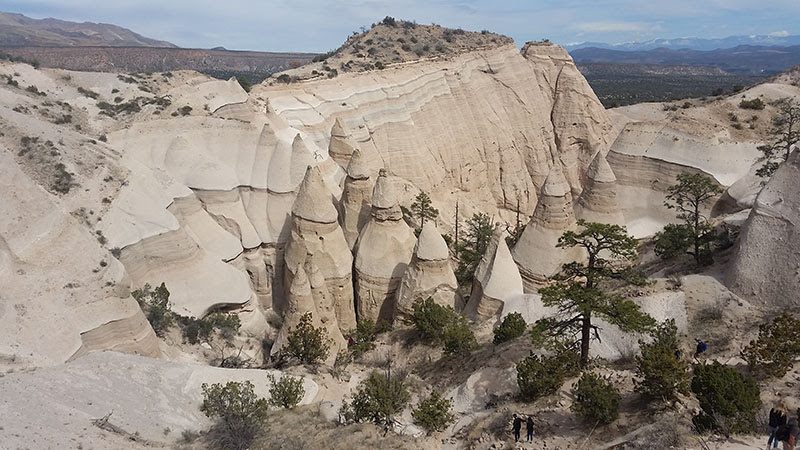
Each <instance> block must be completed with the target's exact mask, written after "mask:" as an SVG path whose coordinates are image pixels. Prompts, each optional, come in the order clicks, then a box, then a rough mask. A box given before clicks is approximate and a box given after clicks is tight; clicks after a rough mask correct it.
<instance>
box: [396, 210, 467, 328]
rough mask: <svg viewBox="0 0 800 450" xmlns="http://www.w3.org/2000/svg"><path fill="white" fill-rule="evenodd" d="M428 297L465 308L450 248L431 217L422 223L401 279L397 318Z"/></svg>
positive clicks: (438, 301)
mask: <svg viewBox="0 0 800 450" xmlns="http://www.w3.org/2000/svg"><path fill="white" fill-rule="evenodd" d="M428 297H431V298H432V299H433V301H435V302H436V303H438V304H439V305H442V306H449V307H451V308H453V309H455V310H457V311H460V310H461V308H462V305H461V296H460V295H459V293H458V281H456V275H455V273H453V267H452V266H451V265H450V251H449V249H448V248H447V243H446V242H445V241H444V238H442V235H441V234H439V231H438V230H437V229H436V224H434V223H433V222H432V221H428V222H426V223H425V225H424V226H423V227H422V231H421V232H420V234H419V238H418V240H417V245H416V246H415V247H414V255H413V257H412V258H411V263H410V264H409V265H408V268H407V269H406V272H405V273H404V274H403V279H402V280H401V281H400V287H399V288H398V289H397V303H396V304H395V319H398V318H407V317H409V316H410V315H411V313H412V312H413V309H412V305H413V304H414V302H415V301H416V300H417V299H423V300H424V299H426V298H428Z"/></svg>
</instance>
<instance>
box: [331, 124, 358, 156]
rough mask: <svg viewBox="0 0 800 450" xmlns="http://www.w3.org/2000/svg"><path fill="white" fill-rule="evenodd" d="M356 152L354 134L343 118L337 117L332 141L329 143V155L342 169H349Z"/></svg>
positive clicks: (332, 128) (332, 129)
mask: <svg viewBox="0 0 800 450" xmlns="http://www.w3.org/2000/svg"><path fill="white" fill-rule="evenodd" d="M354 150H355V144H354V143H353V139H352V134H351V133H350V129H349V128H347V124H346V123H345V122H344V120H342V118H341V117H337V118H336V120H335V121H334V122H333V127H331V140H330V142H329V143H328V154H329V155H330V157H331V158H332V159H333V160H334V161H336V162H337V163H339V165H340V166H342V167H347V165H348V163H349V162H350V157H351V156H352V155H353V151H354Z"/></svg>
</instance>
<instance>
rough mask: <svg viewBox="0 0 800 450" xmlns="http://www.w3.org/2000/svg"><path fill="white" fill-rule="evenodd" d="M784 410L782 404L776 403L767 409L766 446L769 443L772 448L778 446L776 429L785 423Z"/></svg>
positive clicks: (768, 445)
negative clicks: (767, 432)
mask: <svg viewBox="0 0 800 450" xmlns="http://www.w3.org/2000/svg"><path fill="white" fill-rule="evenodd" d="M786 419H787V417H786V410H785V409H784V407H783V405H781V404H777V405H775V407H774V408H772V409H770V410H769V439H768V440H767V448H769V447H770V446H771V445H772V446H773V447H772V448H778V436H777V434H778V429H779V428H780V427H782V426H784V425H786Z"/></svg>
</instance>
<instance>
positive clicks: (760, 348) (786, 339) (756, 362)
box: [742, 313, 800, 378]
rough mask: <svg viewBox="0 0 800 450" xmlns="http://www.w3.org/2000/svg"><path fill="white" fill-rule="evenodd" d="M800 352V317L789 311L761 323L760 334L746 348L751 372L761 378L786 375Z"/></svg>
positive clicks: (745, 358)
mask: <svg viewBox="0 0 800 450" xmlns="http://www.w3.org/2000/svg"><path fill="white" fill-rule="evenodd" d="M798 356H800V320H798V319H795V318H794V317H792V316H791V315H790V314H788V313H783V314H781V315H780V316H777V317H775V318H774V319H773V320H772V322H770V323H765V324H762V325H761V326H759V327H758V338H757V339H756V340H753V341H750V344H748V345H747V347H745V348H744V350H742V358H743V359H744V360H745V361H747V365H748V366H749V367H750V372H751V373H752V374H753V375H755V376H757V377H760V378H770V377H775V378H780V377H782V376H784V375H786V372H788V371H789V370H790V369H791V368H792V365H793V364H794V360H795V359H796V358H797V357H798Z"/></svg>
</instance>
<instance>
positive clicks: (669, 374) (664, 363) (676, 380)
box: [635, 319, 689, 399]
mask: <svg viewBox="0 0 800 450" xmlns="http://www.w3.org/2000/svg"><path fill="white" fill-rule="evenodd" d="M677 334H678V328H677V327H676V326H675V320H673V319H670V320H668V321H666V322H664V323H662V324H661V325H659V326H658V327H657V328H656V329H655V331H653V341H652V342H650V343H646V342H643V341H639V347H640V348H641V354H640V355H638V356H636V376H637V377H639V380H636V381H635V384H636V388H635V389H636V392H639V393H642V394H644V395H647V396H649V397H653V398H663V399H672V398H674V397H675V395H676V394H677V393H681V394H684V395H685V394H688V393H689V363H688V362H687V361H685V360H681V359H680V356H679V355H676V354H675V352H676V351H677V350H678V348H679V346H680V344H679V342H678V336H677Z"/></svg>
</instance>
